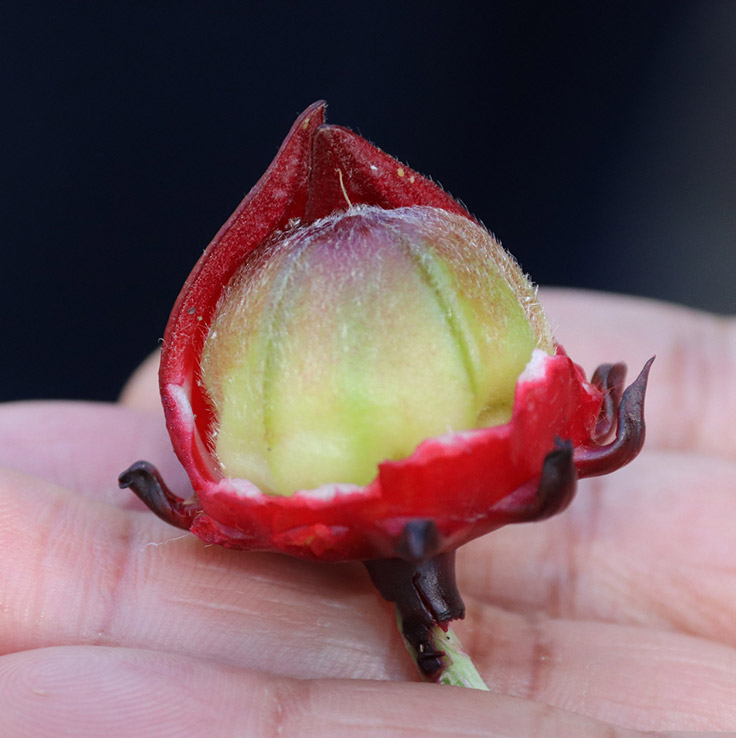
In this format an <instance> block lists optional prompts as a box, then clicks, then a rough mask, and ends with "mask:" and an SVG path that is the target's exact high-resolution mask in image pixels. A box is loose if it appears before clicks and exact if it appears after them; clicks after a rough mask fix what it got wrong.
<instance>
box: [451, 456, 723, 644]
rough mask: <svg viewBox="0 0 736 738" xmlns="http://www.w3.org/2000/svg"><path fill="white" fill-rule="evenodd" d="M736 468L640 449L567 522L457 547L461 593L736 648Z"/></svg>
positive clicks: (586, 486)
mask: <svg viewBox="0 0 736 738" xmlns="http://www.w3.org/2000/svg"><path fill="white" fill-rule="evenodd" d="M734 490H736V463H735V462H733V461H727V460H725V459H714V458H708V457H697V456H678V455H676V454H673V453H672V452H653V451H649V452H647V451H645V452H644V453H643V454H642V455H641V457H640V458H639V459H637V460H636V461H635V462H634V463H633V464H632V465H631V466H629V467H627V468H625V469H622V470H621V471H619V472H617V473H616V474H613V475H610V476H607V477H599V478H597V479H593V480H583V482H581V484H580V490H579V492H578V494H577V496H576V498H575V499H574V501H573V503H572V505H571V506H570V507H569V508H568V509H567V511H566V512H565V513H563V514H562V515H560V516H558V517H557V518H553V519H551V520H549V521H545V522H543V523H531V524H527V525H518V526H508V527H507V528H504V529H501V530H498V531H496V532H494V533H492V534H490V535H488V536H485V537H484V538H481V539H479V540H477V541H474V542H472V543H471V544H469V545H467V546H465V547H463V548H461V549H460V551H459V554H458V572H459V582H460V589H461V591H462V592H463V593H465V594H467V595H472V596H473V597H477V598H480V599H481V600H483V601H486V602H490V603H493V604H495V605H500V606H503V607H505V608H508V609H513V610H517V611H520V612H525V613H528V614H544V615H546V616H552V617H563V618H579V619H589V620H592V619H596V620H607V621H616V622H623V623H644V624H647V625H650V626H653V627H654V626H663V627H666V628H668V629H674V630H678V631H680V632H684V633H693V634H698V635H700V636H703V637H705V638H710V639H713V640H717V641H721V642H723V643H728V644H730V645H732V646H734V647H736V622H735V621H734V619H733V613H734V611H735V610H736V565H734V557H733V554H734V546H733V521H734V519H736V493H735V492H734Z"/></svg>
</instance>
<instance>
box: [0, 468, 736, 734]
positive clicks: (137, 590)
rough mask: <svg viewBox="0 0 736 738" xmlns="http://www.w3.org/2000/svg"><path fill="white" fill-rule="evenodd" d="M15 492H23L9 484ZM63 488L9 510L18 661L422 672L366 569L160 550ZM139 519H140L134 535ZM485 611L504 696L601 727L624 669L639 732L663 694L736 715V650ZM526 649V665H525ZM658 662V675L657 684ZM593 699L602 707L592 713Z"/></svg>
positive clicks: (8, 505)
mask: <svg viewBox="0 0 736 738" xmlns="http://www.w3.org/2000/svg"><path fill="white" fill-rule="evenodd" d="M8 481H10V482H12V481H13V480H12V479H10V480H8V478H7V474H6V476H5V479H4V482H5V484H6V485H7V483H8ZM16 481H17V480H16ZM31 481H32V482H35V483H36V484H37V485H42V484H43V483H42V482H40V481H38V480H31ZM0 488H7V487H0ZM41 492H45V495H44V497H43V499H42V503H43V504H42V506H41V510H40V511H39V508H38V506H37V504H35V503H37V502H38V500H37V499H36V498H37V497H38V495H39V493H41ZM50 492H51V491H50V490H48V489H46V490H43V489H40V488H39V487H37V488H35V489H34V488H33V487H32V486H30V485H26V486H25V487H24V488H23V490H22V493H23V495H22V496H23V500H22V501H21V502H19V501H17V500H16V501H15V502H14V500H13V495H5V496H4V498H3V505H4V511H6V516H4V518H3V519H0V526H7V530H5V529H3V528H2V527H0V545H1V546H2V547H3V551H4V556H5V566H4V567H3V568H2V569H0V591H2V592H3V597H4V598H5V599H4V603H3V604H4V613H3V619H2V621H0V648H1V649H2V650H4V651H5V652H7V651H17V650H22V649H30V648H38V647H42V646H45V645H48V644H51V643H60V644H79V643H82V644H84V643H86V644H96V645H105V644H107V645H110V644H112V645H120V644H122V645H125V646H128V647H137V648H151V649H156V650H159V651H167V652H170V653H182V654H185V655H188V656H192V657H197V658H205V659H208V660H213V661H217V662H219V663H221V664H224V665H230V666H237V667H242V668H248V669H257V670H265V671H269V672H270V673H279V674H281V675H283V676H290V677H302V678H308V679H315V678H320V677H359V678H366V677H367V678H372V679H387V678H388V679H408V678H409V679H410V678H412V677H413V675H414V674H415V672H414V669H413V668H412V666H411V665H410V664H409V659H408V657H407V655H406V654H405V652H404V649H403V648H402V646H401V643H400V642H399V639H398V636H397V633H396V630H395V627H394V624H393V622H392V621H393V617H392V614H391V609H390V607H389V606H388V605H387V604H386V603H381V602H379V598H378V595H377V594H376V593H375V592H374V591H372V589H371V588H370V586H369V584H368V580H367V577H366V576H365V575H364V574H363V572H362V571H361V570H360V568H358V567H350V566H331V565H322V566H320V565H314V564H308V563H304V562H299V561H295V560H292V559H287V558H285V557H280V556H266V555H258V554H249V553H239V552H233V551H226V550H223V549H219V548H215V547H208V548H206V547H202V546H201V545H200V544H198V542H196V541H195V540H193V538H192V537H191V536H184V537H179V538H177V539H172V540H170V542H169V543H167V544H165V543H164V542H163V540H159V541H155V535H156V534H155V531H154V527H155V526H156V525H157V521H156V520H155V519H153V518H152V517H150V516H145V515H143V514H126V513H125V512H123V511H119V510H114V509H113V508H109V507H107V506H104V505H100V504H95V503H94V502H93V501H90V500H88V499H84V498H80V497H75V498H72V501H71V502H72V504H69V503H70V500H69V499H67V498H66V497H65V496H64V495H63V493H59V494H58V495H57V496H54V495H53V494H50ZM74 501H76V507H75V503H74ZM85 508H86V509H85ZM126 518H133V519H134V520H133V522H132V523H131V522H128V523H125V522H124V521H125V519H126ZM133 523H137V524H138V525H133ZM158 527H159V533H160V528H161V527H162V526H158ZM49 541H51V542H53V546H52V548H51V552H49ZM144 541H145V543H144ZM151 543H160V544H163V545H150V544H151ZM469 605H470V606H469V611H468V620H467V623H465V624H460V625H459V626H458V628H459V629H460V630H461V634H462V635H463V637H465V638H466V641H467V642H466V646H469V648H470V650H471V653H472V654H473V656H474V658H475V659H476V660H477V661H478V662H479V664H480V667H481V672H482V674H483V675H484V676H485V678H486V679H487V680H490V681H491V682H492V683H493V684H494V686H495V687H496V688H498V689H504V690H510V691H512V693H513V689H512V688H511V686H509V685H512V686H513V688H514V689H516V690H517V691H519V692H520V693H528V694H535V695H536V696H537V698H538V699H540V700H541V701H543V702H548V703H549V704H552V705H556V706H560V707H565V708H569V709H575V710H582V711H584V712H586V713H587V714H590V715H593V716H595V715H597V714H598V712H597V711H598V710H599V709H604V708H605V709H608V708H610V705H611V702H610V700H611V699H612V696H613V695H615V694H616V690H619V689H620V681H621V676H620V673H621V672H623V673H625V674H626V675H628V676H627V678H629V679H630V680H632V684H637V685H642V684H646V685H647V689H646V690H644V689H641V688H638V689H634V688H633V687H632V688H631V689H630V690H629V692H628V693H627V694H626V700H627V701H626V705H627V706H628V708H630V715H631V716H632V718H631V719H632V720H633V721H634V722H633V723H632V724H639V723H637V722H636V720H639V719H640V718H641V717H642V716H643V715H645V714H648V713H649V712H651V710H652V709H653V705H652V702H651V699H650V697H651V694H656V695H660V694H661V695H670V694H672V691H673V690H675V692H676V693H677V694H680V693H681V692H682V693H687V694H686V695H685V696H681V697H679V698H678V701H679V702H681V704H682V705H683V708H682V709H683V711H684V712H685V713H688V714H692V715H693V716H696V717H697V718H698V719H700V720H702V719H704V716H705V715H706V714H710V713H709V711H710V712H712V713H713V714H721V713H722V714H723V715H724V716H725V717H728V718H729V719H730V713H729V712H728V711H727V710H726V711H725V712H723V711H722V710H721V711H720V713H719V710H716V709H715V707H714V705H717V706H718V707H719V708H720V707H722V705H721V704H720V701H721V700H722V699H725V697H729V700H730V701H726V702H724V703H723V705H730V704H736V700H734V699H731V698H732V697H736V695H733V694H731V692H729V691H728V690H729V689H733V688H734V685H735V684H736V678H735V677H736V663H734V650H733V648H730V647H727V646H723V645H719V644H707V643H706V642H705V641H704V640H701V639H697V638H693V637H691V636H685V635H682V634H678V633H672V632H664V633H657V631H656V630H655V629H653V628H635V627H631V626H628V627H623V626H614V625H611V624H607V623H603V622H601V623H591V624H590V629H589V630H585V629H584V633H583V637H581V636H580V633H581V631H580V629H579V628H580V627H581V626H582V625H584V624H581V623H577V622H574V621H571V620H562V621H558V622H557V621H553V620H550V619H544V618H541V619H539V620H540V626H539V629H538V631H539V632H538V633H537V634H536V635H535V639H536V640H534V639H532V640H530V628H529V619H528V617H526V616H524V615H516V616H513V617H512V618H511V619H508V620H506V621H504V620H503V618H501V617H500V616H499V614H502V613H501V611H500V610H498V608H494V607H491V606H489V605H487V604H484V603H482V602H480V603H479V602H473V600H472V599H471V600H469ZM593 626H596V628H594V627H593ZM612 629H613V630H612ZM535 643H536V645H535ZM624 643H628V644H629V646H630V647H627V648H624V647H623V645H622V644H624ZM649 643H654V646H655V647H652V648H650V647H649V646H648V645H647V644H649ZM515 644H516V646H518V649H519V653H520V655H519V657H518V658H517V659H513V658H511V655H510V654H511V651H512V650H513V649H514V648H515V647H516V646H515ZM540 644H541V645H540ZM611 644H617V647H616V648H612V647H611ZM529 646H531V649H529V648H528V647H529ZM504 649H505V651H504ZM646 654H649V656H651V658H652V664H653V668H652V670H651V671H646V670H644V671H643V672H642V664H641V661H642V658H644V657H645V656H646ZM614 657H616V658H617V659H618V660H617V661H615V663H614V661H613V658H614ZM698 663H701V664H704V665H705V666H703V668H702V669H700V670H699V671H698V670H697V669H696V670H695V672H693V670H692V669H691V668H690V666H691V665H692V666H693V668H695V666H697V664H698ZM683 664H684V665H685V666H686V667H687V668H685V669H684V670H683V668H682V665H683ZM614 666H615V668H613V667H614ZM542 667H543V670H544V679H542V678H541V677H540V676H539V674H538V671H539V670H540V668H542ZM654 667H656V668H654ZM640 673H641V679H640V678H639V675H640ZM693 673H694V674H695V677H694V678H696V680H700V682H699V683H701V682H702V684H707V685H708V690H709V691H708V693H707V694H710V695H711V700H710V701H707V700H706V697H707V694H706V693H705V692H704V691H703V690H695V689H693V685H692V684H691V683H690V682H689V681H687V680H685V676H687V675H689V674H693ZM683 674H684V676H683ZM591 680H592V681H593V682H594V685H592V683H591ZM683 680H685V681H684V684H683ZM560 685H562V686H564V689H561V688H560ZM593 687H595V688H593ZM525 691H526V692H525ZM581 694H587V695H591V699H590V700H589V701H587V702H585V703H584V704H583V705H582V706H581V705H580V702H579V700H580V695H581ZM688 695H689V696H688ZM593 696H595V699H593ZM724 696H725V697H724ZM688 700H689V701H688ZM656 704H657V705H659V708H658V711H657V714H656V717H657V719H658V720H660V721H665V719H666V718H667V715H669V714H670V711H671V706H672V704H673V703H672V701H671V700H669V699H666V700H665V699H663V700H662V702H661V703H660V702H657V703H656ZM652 724H654V723H652ZM664 724H665V723H664V722H663V723H662V725H664ZM699 724H700V725H701V726H702V725H704V724H705V723H702V722H701V723H699Z"/></svg>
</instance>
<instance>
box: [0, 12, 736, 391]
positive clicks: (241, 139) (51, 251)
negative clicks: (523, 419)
mask: <svg viewBox="0 0 736 738" xmlns="http://www.w3.org/2000/svg"><path fill="white" fill-rule="evenodd" d="M735 38H736V3H732V2H729V0H723V1H722V2H718V1H715V0H712V1H708V2H676V1H666V2H642V0H638V1H637V2H617V3H590V2H548V1H547V0H545V1H543V2H523V1H519V0H508V1H506V2H493V1H491V2H489V3H487V4H486V5H485V6H484V9H483V10H479V9H475V8H474V6H471V5H463V4H462V3H458V2H455V3H451V2H450V3H448V2H446V1H445V2H436V1H434V0H425V2H422V3H402V2H400V1H399V0H394V2H382V1H378V2H373V3H363V4H358V3H347V2H321V3H317V2H311V3H288V2H273V3H248V2H243V1H241V2H232V3H231V2H214V3H207V4H205V3H194V2H178V3H174V2H171V3H169V2H161V1H160V0H148V1H147V2H145V3H143V2H124V3H123V2H120V3H118V2H110V1H107V2H100V1H99V0H97V1H95V2H74V1H73V0H69V1H67V2H39V1H38V0H28V1H26V2H17V3H14V2H5V3H2V5H0V75H2V77H1V78H0V79H1V86H2V87H1V92H2V110H3V112H2V124H1V128H0V134H2V142H3V146H2V167H1V168H0V177H1V184H0V195H1V197H0V218H1V220H0V222H1V223H2V241H1V242H0V249H1V254H2V262H1V272H0V315H1V316H2V326H3V330H2V349H1V351H2V354H1V355H0V399H17V398H31V397H69V398H90V399H112V398H114V397H115V396H116V394H117V393H118V392H119V389H120V387H121V386H122V383H123V381H124V379H125V377H126V376H127V375H128V374H129V373H130V371H131V370H132V369H133V367H134V366H135V365H136V364H137V363H138V362H139V361H140V360H141V359H143V358H144V357H145V356H146V354H147V353H149V352H150V351H151V350H153V349H154V348H155V347H156V345H157V341H158V339H159V338H160V337H161V335H162V333H163V329H164V325H165V323H166V319H167V316H168V311H169V309H170V307H171V305H172V304H173V301H174V299H175V297H176V295H177V292H178V290H179V287H180V286H181V284H182V283H183V281H184V279H185V278H186V276H187V274H188V272H189V270H190V269H191V267H192V266H193V265H194V262H195V261H196V259H197V257H198V256H199V254H200V253H201V251H202V249H203V248H204V247H205V246H206V245H207V243H208V241H209V240H210V238H211V237H212V236H213V235H214V233H215V232H216V231H217V229H218V228H219V226H220V225H221V224H222V222H224V220H225V219H226V218H227V217H228V216H229V214H230V213H231V211H232V210H233V209H234V208H235V206H236V205H237V204H238V202H239V200H240V199H241V197H242V196H243V195H244V194H245V192H246V191H247V190H248V189H249V188H250V187H251V186H252V185H253V184H254V183H255V182H256V180H257V179H258V177H259V176H260V175H261V174H262V172H263V171H264V169H265V168H266V166H267V165H268V163H269V162H270V160H271V158H272V156H273V155H274V153H275V152H276V149H277V148H278V146H279V144H280V142H281V139H282V138H283V136H284V135H285V134H286V132H287V131H288V129H289V127H290V125H291V123H292V122H293V119H294V118H295V116H296V115H297V114H298V113H299V112H300V111H301V110H302V109H303V108H304V107H306V106H307V105H308V104H309V103H311V102H312V101H314V100H315V99H318V98H326V99H327V101H328V102H329V103H330V109H329V112H328V115H329V119H330V120H331V121H332V122H335V123H340V124H344V125H348V126H350V127H352V128H354V129H356V130H358V131H359V132H360V133H362V134H363V135H364V136H366V137H367V138H369V139H370V140H372V141H374V142H375V143H377V144H378V145H379V146H380V147H381V148H383V149H384V150H386V151H388V152H389V153H391V154H393V155H395V156H396V157H397V158H399V159H401V160H403V161H405V162H407V163H408V164H410V165H411V166H412V167H414V168H415V169H418V170H419V171H421V172H424V173H427V174H430V175H432V176H433V177H434V178H435V179H437V180H438V181H440V182H441V183H442V184H443V185H444V186H445V187H446V189H448V190H449V191H450V192H451V193H453V194H454V195H455V196H457V197H459V198H460V199H462V200H463V201H464V202H465V203H466V204H467V206H468V207H469V208H470V210H471V211H472V212H474V213H475V214H476V215H477V216H478V217H479V218H481V219H482V220H483V221H484V222H485V223H486V225H487V226H488V227H489V228H490V229H491V230H492V231H494V232H495V233H496V234H497V236H498V237H499V238H500V239H501V240H502V241H503V243H504V245H505V246H506V247H507V248H509V250H511V251H512V253H514V254H515V255H516V257H517V258H518V259H519V260H520V262H521V263H522V265H523V267H524V268H525V270H527V271H528V272H529V273H530V274H531V275H532V276H533V278H534V279H535V280H536V281H537V282H539V283H541V284H558V285H571V286H580V287H589V288H594V289H604V290H610V291H618V292H629V293H634V294H639V295H649V296H653V297H658V298H664V299H669V300H675V301H680V302H684V303H686V304H690V305H694V306H699V307H702V308H706V309H712V310H717V311H722V312H733V311H734V310H736V297H735V296H734V287H733V284H734V281H735V279H736V239H735V238H734V237H735V236H736V212H735V208H734V204H736V146H735V145H734V135H735V133H734V132H735V131H736V94H734V93H735V88H736V52H735V51H734V49H735V48H736V43H734V39H735Z"/></svg>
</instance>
